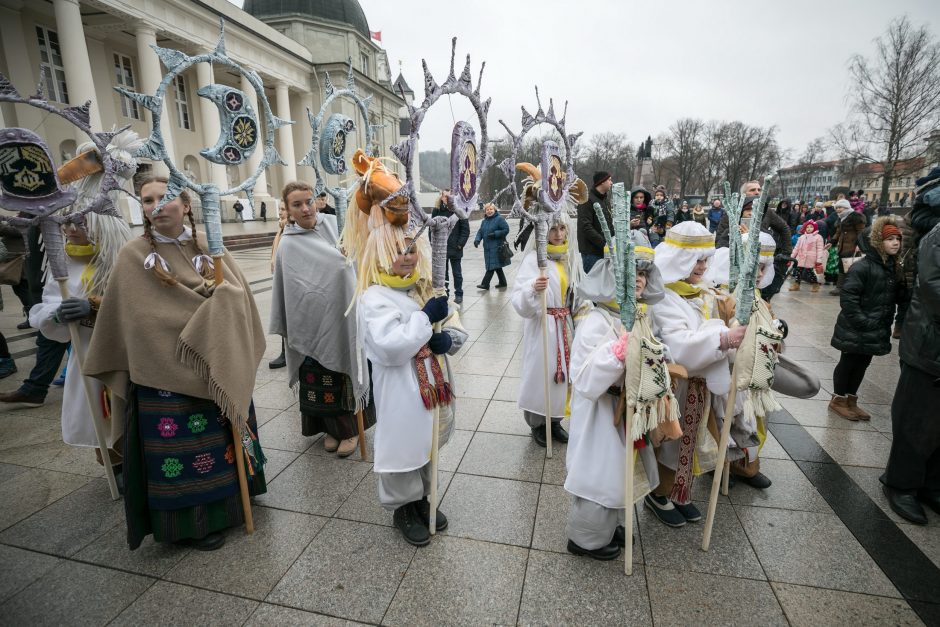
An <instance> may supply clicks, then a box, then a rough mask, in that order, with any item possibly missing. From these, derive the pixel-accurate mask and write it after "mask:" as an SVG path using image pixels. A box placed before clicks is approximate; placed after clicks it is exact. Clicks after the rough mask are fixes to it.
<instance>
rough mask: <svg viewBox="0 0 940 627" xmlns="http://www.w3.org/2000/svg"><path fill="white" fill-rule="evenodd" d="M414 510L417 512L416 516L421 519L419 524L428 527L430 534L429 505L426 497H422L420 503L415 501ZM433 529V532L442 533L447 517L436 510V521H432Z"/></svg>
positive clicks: (445, 527) (445, 526)
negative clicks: (421, 523)
mask: <svg viewBox="0 0 940 627" xmlns="http://www.w3.org/2000/svg"><path fill="white" fill-rule="evenodd" d="M414 505H415V508H416V509H417V510H418V516H420V517H421V522H423V523H424V526H425V527H428V529H429V531H428V533H430V527H431V503H430V502H429V501H428V497H424V498H423V499H421V500H420V501H415V504H414ZM434 524H435V529H434V531H444V530H445V529H447V516H445V515H444V512H442V511H441V510H440V509H438V510H437V520H435V521H434Z"/></svg>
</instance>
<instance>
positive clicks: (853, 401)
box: [845, 394, 871, 420]
mask: <svg viewBox="0 0 940 627" xmlns="http://www.w3.org/2000/svg"><path fill="white" fill-rule="evenodd" d="M845 398H846V400H847V401H848V404H849V409H851V410H852V411H853V412H855V415H856V416H858V419H859V420H871V414H869V413H868V412H867V411H865V410H864V409H862V408H861V407H859V406H858V396H856V395H855V394H847V395H846V397H845Z"/></svg>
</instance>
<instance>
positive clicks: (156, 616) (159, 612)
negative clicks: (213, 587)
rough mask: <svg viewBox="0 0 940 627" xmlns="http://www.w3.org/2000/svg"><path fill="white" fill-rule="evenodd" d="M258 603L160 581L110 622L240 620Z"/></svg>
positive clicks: (220, 622)
mask: <svg viewBox="0 0 940 627" xmlns="http://www.w3.org/2000/svg"><path fill="white" fill-rule="evenodd" d="M257 607H258V603H257V601H251V600H249V599H243V598H240V597H236V596H230V595H227V594H220V593H218V592H211V591H209V590H202V589H200V588H191V587H189V586H181V585H179V584H175V583H172V582H169V581H158V582H157V583H155V584H154V585H153V587H151V588H150V589H149V590H147V592H145V593H144V594H143V595H142V596H141V597H140V598H139V599H137V600H136V601H134V602H133V603H131V604H130V606H128V608H127V609H126V610H124V611H123V612H121V614H120V615H119V616H118V617H117V618H116V619H114V621H113V622H112V623H111V625H115V626H123V625H127V626H129V627H136V626H138V625H145V624H160V625H207V626H208V625H218V626H219V627H226V626H228V625H237V624H241V623H242V622H244V621H245V620H247V619H248V617H249V616H251V613H252V612H254V611H255V609H256V608H257Z"/></svg>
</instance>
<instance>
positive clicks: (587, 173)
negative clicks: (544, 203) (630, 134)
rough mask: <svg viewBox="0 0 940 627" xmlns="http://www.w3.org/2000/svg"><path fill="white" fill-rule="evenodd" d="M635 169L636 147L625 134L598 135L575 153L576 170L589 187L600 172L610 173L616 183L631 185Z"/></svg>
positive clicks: (609, 133)
mask: <svg viewBox="0 0 940 627" xmlns="http://www.w3.org/2000/svg"><path fill="white" fill-rule="evenodd" d="M582 141H583V140H582ZM634 167H636V146H634V145H633V144H632V143H630V142H629V141H627V136H626V135H625V134H623V133H611V132H605V133H597V134H595V135H592V136H591V139H590V140H589V141H587V142H585V143H583V144H581V145H580V146H579V147H578V150H576V151H575V170H576V171H577V172H578V173H579V175H580V176H581V178H582V179H584V181H585V182H586V183H587V184H588V186H589V187H590V184H591V180H592V176H593V174H594V172H598V171H604V172H609V173H610V176H611V178H613V180H614V181H617V182H619V181H624V182H626V183H627V184H628V185H629V183H630V182H631V181H632V180H633V169H634Z"/></svg>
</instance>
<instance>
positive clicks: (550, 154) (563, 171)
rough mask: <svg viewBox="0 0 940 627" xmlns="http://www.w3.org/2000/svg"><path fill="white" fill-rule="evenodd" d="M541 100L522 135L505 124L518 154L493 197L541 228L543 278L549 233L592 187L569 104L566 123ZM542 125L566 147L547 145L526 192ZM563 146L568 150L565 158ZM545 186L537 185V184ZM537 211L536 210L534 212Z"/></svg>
mask: <svg viewBox="0 0 940 627" xmlns="http://www.w3.org/2000/svg"><path fill="white" fill-rule="evenodd" d="M535 100H536V102H537V103H538V105H539V108H538V110H537V111H536V114H535V115H532V114H531V113H529V112H528V111H526V108H525V107H522V129H521V130H520V132H519V134H518V135H516V134H515V133H513V132H512V129H510V128H509V126H508V125H507V124H506V123H505V122H504V121H503V120H500V121H499V123H500V124H502V125H503V128H505V129H506V132H507V133H508V134H509V138H510V141H511V142H512V153H511V154H510V156H509V157H507V158H506V159H504V160H503V161H502V162H501V163H500V164H499V169H500V170H501V171H502V173H503V174H504V175H506V178H507V179H509V183H508V184H507V185H506V186H505V187H504V188H503V189H501V190H499V192H497V193H496V196H495V197H494V198H493V202H496V200H497V199H498V198H499V197H500V196H502V195H503V194H504V193H508V194H510V195H511V196H512V198H513V199H514V202H513V206H512V213H511V214H510V216H511V217H520V218H525V219H526V220H528V221H529V222H530V223H532V224H533V225H534V227H535V254H536V261H537V263H538V267H539V274H540V276H541V277H542V278H545V277H547V276H548V273H547V272H548V231H549V224H550V223H551V221H552V219H553V216H554V215H556V214H557V213H559V212H560V211H562V210H563V209H565V208H566V207H567V205H568V199H569V197H571V196H572V194H574V195H575V196H578V202H583V201H584V200H586V199H587V188H586V186H585V185H584V182H583V181H581V179H579V178H578V177H577V176H576V175H575V173H574V158H573V154H572V153H573V147H574V144H575V142H576V141H578V138H579V137H580V136H581V133H580V132H579V133H572V134H570V135H569V134H568V132H567V131H566V130H565V118H566V117H567V114H568V103H567V102H565V109H564V111H563V113H562V116H561V119H560V120H559V119H557V118H556V117H555V104H554V102H553V101H552V100H549V101H548V112H547V113H546V112H545V111H543V110H542V101H541V99H540V98H539V90H538V87H536V88H535ZM539 124H548V125H550V126H552V127H553V128H554V129H555V131H556V132H557V133H558V136H559V139H561V142H562V146H559V145H558V143H557V142H556V141H553V140H546V141H544V142H542V150H541V159H542V160H541V164H540V172H539V179H540V180H539V181H535V180H534V179H535V177H534V176H533V177H532V179H533V180H532V181H529V180H528V179H527V183H526V185H525V187H524V188H523V191H522V193H521V194H520V193H519V191H518V189H517V187H516V178H515V170H516V169H519V156H520V154H521V152H522V148H523V142H524V140H525V136H526V135H527V134H528V133H529V131H531V130H532V129H534V128H535V127H536V126H538V125H539ZM562 147H563V148H564V151H563V154H562ZM536 182H538V183H540V185H539V187H538V188H536V187H535V183H536ZM530 207H531V209H530ZM546 297H547V294H546V292H545V291H542V292H541V300H542V353H543V356H542V360H543V362H544V367H545V372H544V375H545V413H546V417H545V456H546V457H547V458H548V459H551V458H552V453H553V451H552V420H551V415H550V414H551V406H552V404H551V380H552V379H551V377H552V375H551V369H550V367H549V361H548V305H547V300H546Z"/></svg>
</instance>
